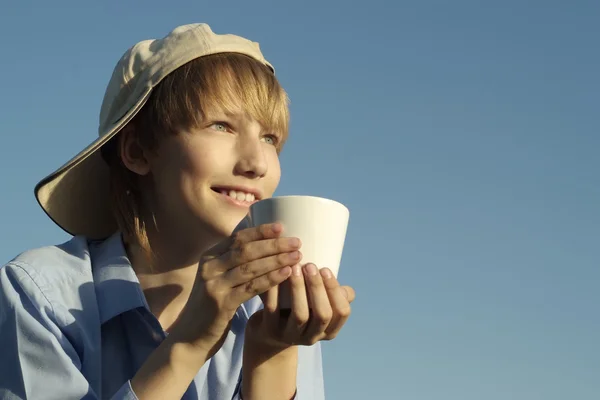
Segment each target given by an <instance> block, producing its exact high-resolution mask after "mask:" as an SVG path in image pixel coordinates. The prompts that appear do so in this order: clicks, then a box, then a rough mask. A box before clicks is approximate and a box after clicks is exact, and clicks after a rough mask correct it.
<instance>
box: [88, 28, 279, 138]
mask: <svg viewBox="0 0 600 400" xmlns="http://www.w3.org/2000/svg"><path fill="white" fill-rule="evenodd" d="M226 52H233V53H242V54H246V55H248V56H251V57H253V58H255V59H256V60H258V61H260V62H262V63H263V64H265V65H267V66H268V67H269V68H271V69H272V70H273V66H272V65H271V64H270V63H269V62H268V61H267V60H266V59H265V58H264V56H263V55H262V53H261V51H260V45H259V44H258V43H256V42H253V41H250V40H248V39H246V38H243V37H241V36H237V35H232V34H215V33H214V32H213V31H212V29H211V28H210V26H209V25H208V24H205V23H197V24H189V25H182V26H179V27H177V28H175V29H173V30H172V31H171V32H169V34H167V35H166V36H165V37H163V38H161V39H148V40H143V41H141V42H139V43H136V44H135V45H134V46H132V47H130V48H129V49H128V50H127V51H126V52H125V53H124V54H123V56H122V57H121V59H120V60H119V61H118V62H117V65H116V66H115V68H114V70H113V73H112V76H111V78H110V81H109V82H108V85H107V88H106V92H105V94H104V99H103V101H102V106H101V108H100V120H99V127H98V136H100V137H102V136H103V135H105V134H107V133H108V132H110V130H111V129H112V127H113V126H114V125H115V124H116V123H117V122H118V121H119V120H120V119H121V118H122V117H123V116H124V115H126V114H127V113H128V112H129V111H130V110H131V108H132V107H133V106H134V105H135V104H136V103H137V102H138V101H139V100H140V98H141V97H142V96H144V95H145V94H148V92H149V91H150V90H151V89H152V88H153V87H154V86H156V85H157V84H158V83H159V82H160V81H161V80H162V79H164V78H165V77H166V76H167V75H168V74H170V73H171V72H173V71H174V70H175V69H177V68H179V67H181V66H182V65H184V64H186V63H187V62H189V61H192V60H194V59H196V58H199V57H202V56H206V55H209V54H216V53H226Z"/></svg>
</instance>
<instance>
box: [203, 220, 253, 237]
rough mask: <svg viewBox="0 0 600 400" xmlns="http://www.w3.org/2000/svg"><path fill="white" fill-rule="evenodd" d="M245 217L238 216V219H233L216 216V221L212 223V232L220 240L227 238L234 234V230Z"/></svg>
mask: <svg viewBox="0 0 600 400" xmlns="http://www.w3.org/2000/svg"><path fill="white" fill-rule="evenodd" d="M245 216H246V215H245V214H243V215H240V216H239V217H234V216H232V215H229V216H224V215H221V216H217V218H215V219H216V221H212V222H213V223H212V224H211V225H212V228H213V231H214V232H215V234H216V235H217V236H219V237H220V238H222V239H225V238H228V237H229V236H231V234H232V233H233V232H234V230H235V228H237V227H238V225H239V224H240V222H242V220H243V219H244V217H245Z"/></svg>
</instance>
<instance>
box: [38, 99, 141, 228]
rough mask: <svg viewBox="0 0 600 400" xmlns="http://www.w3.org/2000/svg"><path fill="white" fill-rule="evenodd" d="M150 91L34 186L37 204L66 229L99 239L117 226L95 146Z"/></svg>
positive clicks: (107, 174)
mask: <svg viewBox="0 0 600 400" xmlns="http://www.w3.org/2000/svg"><path fill="white" fill-rule="evenodd" d="M151 92H152V89H151V88H149V89H148V90H147V91H145V92H144V93H143V95H142V96H141V97H140V99H139V100H138V101H137V103H136V104H135V105H134V106H133V107H131V109H130V110H129V112H127V114H125V115H124V116H123V117H122V118H120V119H119V120H118V121H117V122H116V123H114V124H113V126H112V127H111V128H110V129H109V130H108V132H107V133H106V134H104V135H102V136H101V137H99V138H98V139H96V140H95V141H94V142H92V143H91V144H90V145H88V146H87V147H86V148H85V149H84V150H82V151H81V152H79V154H77V155H76V156H75V157H73V158H72V159H71V160H69V161H68V162H67V163H66V164H64V165H63V166H62V167H60V168H59V169H57V170H56V171H54V172H53V173H51V174H50V175H48V176H47V177H45V178H44V179H42V180H41V181H40V182H39V183H38V184H37V185H36V186H35V189H34V193H35V197H36V199H37V201H38V203H39V205H40V206H41V207H42V209H43V210H44V212H45V213H46V214H47V215H48V217H50V219H52V221H54V223H56V224H57V225H58V226H60V227H61V228H62V229H63V230H65V231H66V232H67V233H69V234H71V235H73V236H77V235H82V236H85V237H87V238H89V239H92V240H100V239H105V238H107V237H109V236H110V235H112V234H113V233H115V232H116V231H117V230H118V226H117V222H116V220H115V217H114V215H113V213H112V210H111V205H110V170H109V167H108V165H107V164H106V162H105V161H104V159H103V158H102V155H101V152H100V151H98V150H100V148H101V147H102V146H103V145H104V144H106V143H107V142H108V141H109V140H110V139H112V138H113V137H114V136H115V135H116V134H117V133H119V132H120V131H121V129H123V127H124V126H125V125H126V124H127V123H128V122H129V121H131V120H132V119H133V117H135V115H136V114H137V113H138V112H139V111H140V110H141V108H142V107H143V106H144V104H146V102H147V101H148V98H149V97H150V94H151Z"/></svg>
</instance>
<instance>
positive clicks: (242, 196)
mask: <svg viewBox="0 0 600 400" xmlns="http://www.w3.org/2000/svg"><path fill="white" fill-rule="evenodd" d="M211 189H212V191H213V192H216V193H218V194H220V195H221V196H223V197H224V198H225V200H227V201H229V202H230V203H233V204H235V205H237V206H242V207H249V206H251V205H252V204H254V203H256V202H257V201H259V200H260V199H261V195H260V192H258V191H257V190H255V189H251V188H243V187H233V186H228V187H224V186H220V187H211Z"/></svg>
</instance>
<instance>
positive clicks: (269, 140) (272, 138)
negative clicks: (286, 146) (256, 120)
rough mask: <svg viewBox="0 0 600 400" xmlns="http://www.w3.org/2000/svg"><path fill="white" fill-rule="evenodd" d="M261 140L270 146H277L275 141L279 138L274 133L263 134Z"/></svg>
mask: <svg viewBox="0 0 600 400" xmlns="http://www.w3.org/2000/svg"><path fill="white" fill-rule="evenodd" d="M261 140H262V141H263V142H265V143H267V144H270V145H272V146H277V143H279V138H278V137H277V136H275V135H265V136H263V137H262V138H261Z"/></svg>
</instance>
